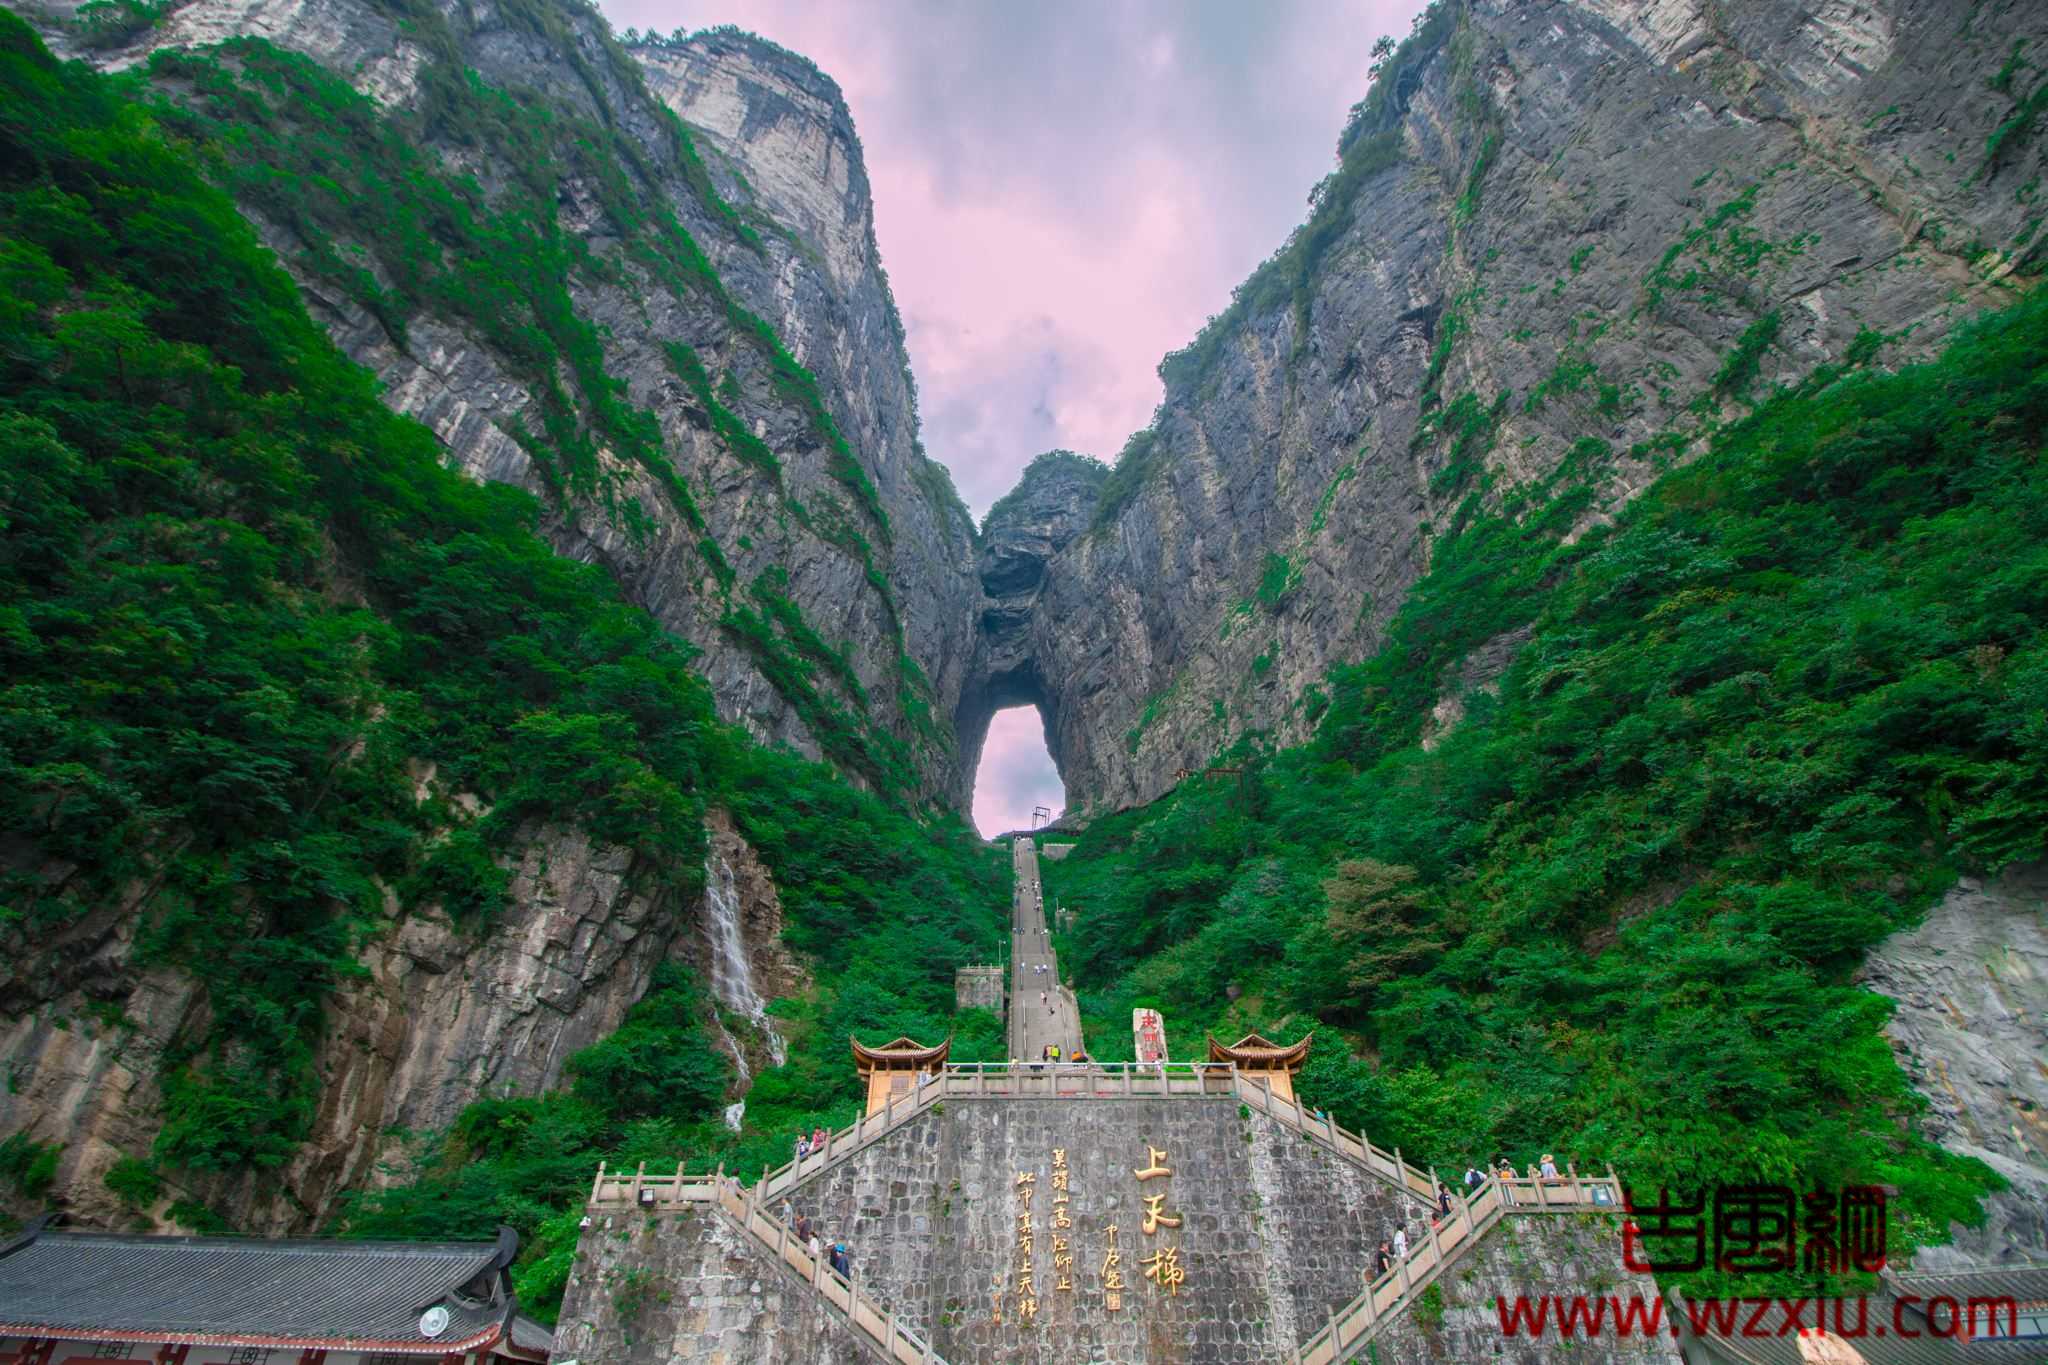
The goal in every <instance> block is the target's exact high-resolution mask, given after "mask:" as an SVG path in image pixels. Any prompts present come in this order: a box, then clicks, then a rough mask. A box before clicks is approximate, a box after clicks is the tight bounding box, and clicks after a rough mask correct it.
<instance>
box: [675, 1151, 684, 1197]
mask: <svg viewBox="0 0 2048 1365" xmlns="http://www.w3.org/2000/svg"><path fill="white" fill-rule="evenodd" d="M683 1166H684V1163H683V1162H680V1161H678V1162H677V1163H676V1193H675V1202H676V1203H678V1204H680V1203H682V1202H683Z"/></svg>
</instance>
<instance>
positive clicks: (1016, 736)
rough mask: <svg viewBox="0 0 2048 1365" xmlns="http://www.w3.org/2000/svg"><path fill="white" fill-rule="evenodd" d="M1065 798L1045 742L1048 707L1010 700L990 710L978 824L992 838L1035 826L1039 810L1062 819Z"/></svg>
mask: <svg viewBox="0 0 2048 1365" xmlns="http://www.w3.org/2000/svg"><path fill="white" fill-rule="evenodd" d="M1066 800H1067V793H1066V785H1065V784H1064V783H1063V782H1061V781H1060V773H1059V768H1058V767H1057V766H1056V765H1055V764H1054V763H1053V759H1052V751H1051V749H1050V748H1049V747H1048V746H1047V743H1046V724H1045V713H1044V712H1043V711H1041V710H1040V709H1039V708H1038V707H1036V706H1011V707H1007V708H1005V709H1003V710H1000V711H997V712H996V713H995V714H994V715H992V716H990V717H989V720H988V729H987V730H986V731H985V732H984V734H983V737H982V742H981V760H980V762H979V763H978V764H977V765H976V767H975V771H974V802H973V810H974V826H975V828H976V829H978V830H980V831H981V832H982V834H983V835H984V836H985V837H989V838H993V837H994V836H996V835H998V834H1003V833H1007V832H1008V831H1010V830H1013V829H1030V828H1031V827H1032V813H1033V812H1034V811H1035V810H1040V809H1043V810H1045V811H1048V812H1050V813H1051V815H1052V817H1053V818H1055V819H1057V818H1058V817H1059V814H1060V812H1061V810H1063V809H1064V808H1065V806H1066ZM1040 823H1043V821H1042V820H1041V821H1040Z"/></svg>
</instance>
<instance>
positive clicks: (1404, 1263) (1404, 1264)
mask: <svg viewBox="0 0 2048 1365" xmlns="http://www.w3.org/2000/svg"><path fill="white" fill-rule="evenodd" d="M1394 1269H1395V1270H1397V1271H1399V1272H1400V1275H1401V1297H1402V1298H1404V1299H1405V1298H1407V1297H1408V1290H1409V1289H1410V1287H1411V1286H1412V1283H1413V1282H1412V1281H1411V1280H1409V1278H1408V1258H1407V1257H1406V1256H1399V1257H1396V1258H1395V1259H1394Z"/></svg>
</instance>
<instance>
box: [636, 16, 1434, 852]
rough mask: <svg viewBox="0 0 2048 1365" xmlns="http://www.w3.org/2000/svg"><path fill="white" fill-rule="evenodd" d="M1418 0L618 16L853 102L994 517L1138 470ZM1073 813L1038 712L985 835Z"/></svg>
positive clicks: (971, 463) (890, 239)
mask: <svg viewBox="0 0 2048 1365" xmlns="http://www.w3.org/2000/svg"><path fill="white" fill-rule="evenodd" d="M1420 8H1421V5H1420V3H1419V2H1418V0H1312V2H1310V0H1258V2H1257V3H1248V2H1247V0H1227V2H1226V0H1179V2H1177V3H1173V2H1169V0H1118V3H1114V4H1094V3H1087V4H1084V3H1080V0H1051V3H1002V4H998V3H995V2H994V0H976V2H975V3H963V2H956V3H936V2H935V0H867V2H866V3H853V2H851V0H684V2H683V3H680V4H678V3H673V2H672V0H604V9H605V12H606V14H607V15H608V16H609V17H610V19H611V20H612V22H613V23H614V24H616V25H618V26H619V27H620V28H626V27H629V26H630V27H634V28H640V29H654V30H658V31H660V32H670V31H673V30H674V29H676V28H678V27H687V28H690V29H698V28H706V27H710V26H713V25H717V24H727V23H730V24H737V25H739V26H740V27H742V28H746V29H750V30H752V31H754V32H756V33H759V34H761V35H763V36H764V37H767V38H771V39H773V40H774V41H776V42H778V43H780V44H782V45H783V46H784V47H787V48H790V49H791V50H793V51H796V52H801V53H803V54H804V55H805V56H807V57H809V58H810V59H811V60H813V61H815V62H816V63H817V64H818V65H819V67H820V68H822V69H823V70H824V71H825V72H826V73H828V74H829V75H831V76H832V77H833V78H834V79H836V80H837V81H838V82H839V85H840V87H841V89H842V90H844V91H845V93H846V99H847V103H848V105H849V106H850V107H851V108H852V110H853V118H854V125H855V127H857V128H858V129H859V131H860V137H861V142H862V145H863V147H864V149H865V151H866V156H867V168H868V177H869V179H870V181H871V182H872V184H873V187H874V197H875V231H876V235H877V238H878V239H879V241H880V244H881V248H882V259H883V262H884V264H885V265H886V266H887V267H888V271H889V278H890V281H891V283H892V285H893V286H894V288H895V292H896V302H897V306H898V307H899V308H900V309H901V311H902V313H903V321H904V326H905V328H906V330H907V331H908V333H909V337H910V356H911V364H912V368H913V369H914V370H915V372H916V375H917V382H918V388H919V390H920V394H921V398H922V404H923V418H924V441H925V448H926V449H927V450H928V451H930V453H931V454H932V455H933V456H934V457H935V458H937V459H939V460H942V461H944V462H945V464H946V465H947V466H948V467H949V468H950V469H951V470H952V471H953V481H954V483H955V484H957V485H958V486H959V489H960V493H961V496H962V497H964V498H965V499H966V500H967V503H968V505H969V506H970V507H971V508H972V509H973V510H974V512H975V514H976V515H977V516H979V515H980V514H981V513H982V512H983V511H985V510H986V509H987V508H988V505H989V504H990V503H992V502H994V501H995V500H996V498H998V497H1000V496H1001V495H1002V494H1003V493H1004V492H1005V491H1006V490H1008V489H1009V487H1010V486H1011V485H1012V484H1013V483H1014V482H1015V481H1016V477H1017V474H1018V471H1019V470H1021V469H1022V468H1023V467H1024V465H1025V464H1026V463H1027V462H1029V460H1030V459H1031V457H1032V456H1033V455H1035V454H1037V453H1038V452H1039V451H1042V450H1049V449H1052V448H1054V447H1065V448H1067V449H1070V450H1079V451H1084V452H1086V453H1088V454H1091V455H1096V456H1099V457H1100V458H1102V459H1104V460H1110V459H1114V458H1115V456H1116V453H1117V451H1118V450H1120V449H1121V448H1122V447H1123V443H1124V440H1125V438H1126V437H1128V436H1129V435H1130V433H1131V432H1133V431H1135V430H1137V429H1138V428H1139V427H1142V426H1144V425H1145V424H1146V423H1147V422H1148V421H1149V420H1150V418H1151V415H1152V410H1153V408H1154V407H1155V406H1156V405H1157V404H1158V402H1159V397H1160V390H1159V381H1158V378H1157V377H1156V376H1155V374H1154V372H1153V370H1154V367H1155V366H1156V365H1157V364H1158V363H1159V358H1160V356H1162V355H1163V354H1165V353H1166V352H1167V351H1170V350H1173V349H1174V348H1176V347H1179V346H1184V345H1186V344H1187V342H1188V341H1189V340H1190V339H1192V338H1193V336H1194V335H1195V333H1196V332H1197V331H1199V330H1200V328H1201V325H1202V322H1203V320H1204V319H1206V318H1207V317H1208V316H1209V315H1210V314H1212V313H1216V312H1218V311H1220V310H1221V309H1222V308H1223V306H1224V305H1225V304H1226V303H1228V302H1229V300H1230V291H1231V289H1232V287H1233V286H1235V285H1236V284H1237V283H1238V282H1239V281H1240V280H1242V279H1243V278H1244V277H1245V276H1246V275H1247V274H1249V273H1250V272H1251V270H1252V268H1253V267H1254V266H1256V265H1257V264H1258V263H1259V262H1260V261H1261V260H1263V259H1264V258H1265V257H1266V256H1268V255H1270V254H1272V252H1273V251H1274V250H1275V249H1276V248H1277V247H1278V246H1279V245H1280V244H1281V243H1282V242H1283V241H1285V240H1286V237H1287V234H1288V232H1289V231H1290V230H1292V229H1293V227H1294V226H1295V225H1296V224H1297V223H1299V222H1300V221H1301V219H1302V218H1303V217H1304V215H1305V214H1306V211H1307V204H1306V201H1307V196H1308V191H1309V189H1310V187H1311V186H1313V185H1314V184H1315V183H1316V181H1317V180H1319V179H1320V178H1321V177H1322V176H1323V175H1324V174H1325V173H1326V172H1327V171H1329V170H1330V169H1331V168H1332V167H1333V165H1334V164H1335V162H1334V154H1335V148H1336V143H1337V134H1338V132H1339V130H1340V129H1341V128H1342V127H1343V125H1344V116H1345V113H1346V111H1347V110H1348V109H1349V108H1350V106H1351V105H1352V103H1353V102H1354V101H1356V100H1358V99H1359V98H1361V97H1362V96H1363V95H1364V94H1365V89H1366V77H1365V69H1366V66H1367V65H1368V63H1369V61H1370V58H1369V57H1368V55H1367V51H1368V49H1369V48H1370V47H1371V46H1372V41H1373V39H1374V38H1376V37H1378V36H1379V35H1380V34H1382V33H1388V34H1392V35H1393V36H1395V37H1397V38H1398V37H1401V36H1403V35H1405V34H1406V33H1407V32H1408V29H1409V25H1410V24H1411V22H1412V21H1413V19H1414V16H1415V14H1416V12H1417V11H1418V10H1419V9H1420ZM1041 804H1042V805H1049V806H1052V807H1053V808H1054V809H1058V807H1059V805H1060V784H1059V779H1058V777H1057V775H1056V774H1054V773H1053V771H1052V765H1051V763H1050V761H1049V760H1048V759H1047V758H1046V755H1045V749H1044V741H1043V736H1042V732H1041V730H1040V727H1039V725H1038V721H1037V717H1036V716H1033V715H1030V714H1029V713H1025V712H1011V713H1006V714H1004V715H1001V716H998V717H997V718H996V724H995V726H994V727H993V728H992V729H991V731H990V734H989V742H988V746H987V749H986V751H985V755H984V758H983V766H982V772H981V780H980V782H979V784H978V787H977V790H976V793H975V803H974V816H975V821H976V823H977V824H978V825H979V826H980V827H981V828H982V829H983V830H984V831H995V830H1001V829H1011V828H1016V827H1019V826H1022V825H1025V824H1028V823H1029V817H1030V812H1031V808H1032V806H1033V805H1041Z"/></svg>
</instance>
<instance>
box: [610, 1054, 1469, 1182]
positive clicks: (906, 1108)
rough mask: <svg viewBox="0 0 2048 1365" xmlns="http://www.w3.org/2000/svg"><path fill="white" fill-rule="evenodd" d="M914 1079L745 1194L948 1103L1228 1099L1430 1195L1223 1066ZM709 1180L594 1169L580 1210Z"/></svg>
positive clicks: (798, 1178) (1416, 1178)
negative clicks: (586, 1204)
mask: <svg viewBox="0 0 2048 1365" xmlns="http://www.w3.org/2000/svg"><path fill="white" fill-rule="evenodd" d="M918 1079H919V1084H917V1085H916V1086H914V1087H913V1088H912V1089H910V1090H908V1091H905V1092H904V1093H903V1094H901V1095H893V1096H891V1097H890V1099H889V1102H888V1103H887V1104H886V1105H885V1106H884V1107H883V1108H881V1109H878V1110H876V1111H874V1112H873V1113H871V1114H863V1115H861V1117H860V1118H859V1119H858V1120H856V1121H855V1122H854V1123H852V1124H849V1125H848V1126H847V1127H845V1128H842V1129H840V1130H839V1131H837V1132H833V1133H827V1134H826V1135H825V1141H824V1142H823V1143H821V1144H820V1145H819V1146H818V1149H817V1150H816V1151H814V1152H810V1153H808V1154H806V1155H805V1156H803V1157H802V1158H800V1159H798V1160H795V1161H791V1162H788V1163H786V1164H784V1165H782V1166H778V1167H776V1168H774V1169H772V1170H767V1171H763V1172H762V1173H761V1179H760V1182H759V1183H758V1184H757V1185H756V1186H755V1188H756V1189H757V1190H758V1191H759V1194H760V1197H761V1198H762V1199H763V1200H764V1201H765V1200H770V1199H774V1198H777V1197H779V1196H781V1195H784V1194H787V1193H788V1192H789V1191H790V1190H792V1189H794V1188H796V1187H797V1186H798V1185H800V1184H803V1183H804V1182H806V1181H808V1180H810V1179H812V1178H813V1177H815V1176H819V1175H822V1174H823V1173H824V1172H826V1171H828V1170H830V1169H831V1168H832V1167H834V1166H837V1165H838V1164H839V1163H840V1162H842V1161H844V1160H846V1159H847V1158H849V1157H851V1156H853V1155H854V1154H855V1153H857V1152H859V1151H861V1150H863V1149H865V1148H867V1147H870V1146H872V1145H874V1144H875V1143H876V1142H879V1141H880V1140H881V1139H882V1138H884V1137H886V1136H888V1135H889V1134H890V1133H892V1132H894V1131H896V1129H898V1128H900V1127H902V1126H903V1125H904V1124H906V1123H908V1122H910V1121H911V1120H912V1119H914V1118H916V1117H917V1116H918V1115H919V1114H922V1113H924V1112H925V1111H926V1110H928V1109H930V1108H931V1107H932V1106H933V1105H935V1104H937V1103H939V1102H940V1101H942V1100H949V1099H950V1100H1052V1099H1058V1100H1133V1099H1183V1100H1186V1099H1195V1100H1200V1099H1210V1100H1218V1099H1236V1100H1238V1101H1240V1102H1242V1103H1243V1104H1245V1105H1246V1106H1247V1107H1248V1108H1251V1109H1255V1110H1257V1111H1259V1112H1260V1113H1263V1114H1267V1115H1270V1116H1271V1117H1272V1118H1274V1119H1276V1120H1278V1121H1279V1122H1280V1123H1282V1124H1284V1125H1285V1126H1287V1127H1289V1128H1292V1129H1294V1130H1295V1131H1296V1132H1298V1133H1300V1134H1301V1135H1302V1136H1303V1137H1306V1138H1308V1139H1309V1140H1310V1141H1311V1142H1316V1143H1319V1144H1320V1145H1322V1146H1324V1147H1327V1148H1328V1149H1329V1150H1331V1151H1333V1152H1335V1153H1336V1154H1337V1155H1339V1156H1341V1157H1344V1158H1346V1159H1348V1160H1350V1161H1352V1162H1353V1163H1355V1164H1357V1165H1359V1166H1361V1167H1362V1168H1364V1169H1365V1170H1366V1171H1367V1172H1369V1173H1370V1174H1372V1175H1375V1176H1378V1177H1379V1178H1381V1179H1382V1180H1386V1181H1388V1182H1390V1183H1392V1184H1394V1185H1396V1186H1397V1187H1400V1188H1402V1189H1404V1190H1406V1191H1407V1192H1408V1193H1409V1194H1412V1195H1414V1196H1415V1197H1416V1198H1418V1199H1423V1200H1427V1199H1429V1198H1430V1196H1431V1195H1432V1194H1433V1192H1434V1191H1435V1189H1436V1184H1435V1180H1434V1177H1433V1175H1432V1174H1431V1173H1430V1172H1427V1171H1423V1170H1419V1169H1417V1168H1416V1167H1414V1166H1411V1165H1409V1164H1408V1163H1407V1162H1406V1161H1403V1160H1402V1159H1401V1152H1400V1149H1399V1148H1396V1149H1394V1150H1393V1151H1391V1152H1390V1151H1387V1150H1386V1149H1385V1148H1382V1147H1376V1146H1374V1145H1373V1144H1372V1143H1370V1142H1368V1141H1367V1140H1366V1139H1365V1138H1364V1137H1362V1136H1360V1135H1359V1134H1357V1133H1353V1132H1351V1131H1349V1130H1348V1129H1345V1128H1343V1127H1341V1126H1339V1125H1338V1124H1336V1123H1334V1122H1332V1121H1330V1120H1329V1119H1326V1118H1319V1117H1317V1116H1316V1115H1315V1114H1314V1113H1313V1112H1311V1111H1309V1110H1307V1109H1304V1108H1303V1107H1302V1105H1301V1103H1300V1101H1298V1100H1293V1101H1290V1100H1280V1099H1275V1098H1274V1097H1273V1095H1272V1092H1271V1091H1269V1090H1268V1089H1267V1088H1266V1084H1265V1082H1263V1081H1259V1080H1254V1079H1252V1078H1251V1077H1250V1076H1247V1075H1245V1074H1243V1073H1241V1072H1239V1071H1238V1070H1237V1068H1236V1067H1235V1066H1233V1065H1232V1064H1230V1063H1229V1062H1018V1063H1014V1064H1013V1063H1008V1062H966V1063H960V1064H956V1065H953V1066H948V1067H947V1068H946V1069H945V1070H944V1071H940V1072H930V1073H926V1074H924V1075H922V1076H920V1077H919V1078H918ZM711 1178H712V1177H710V1176H690V1177H686V1176H684V1175H682V1173H681V1172H677V1173H676V1174H675V1175H672V1176H664V1175H647V1174H646V1173H645V1171H644V1170H643V1171H641V1172H639V1173H637V1174H635V1175H632V1176H627V1175H624V1174H621V1173H619V1172H612V1173H611V1174H609V1175H607V1174H606V1173H605V1169H604V1168H603V1167H599V1168H598V1179H597V1184H596V1185H595V1186H594V1187H593V1188H592V1190H591V1196H590V1202H591V1203H592V1204H620V1203H626V1204H631V1203H636V1202H651V1203H653V1204H656V1205H660V1206H663V1207H666V1206H668V1205H670V1204H674V1203H687V1202H690V1200H691V1199H693V1198H700V1197H701V1198H706V1199H708V1198H709V1197H710V1196H709V1195H702V1196H697V1195H693V1194H691V1193H690V1192H689V1186H690V1184H691V1183H692V1182H701V1181H708V1180H710V1179H711ZM650 1192H652V1193H651V1194H650Z"/></svg>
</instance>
